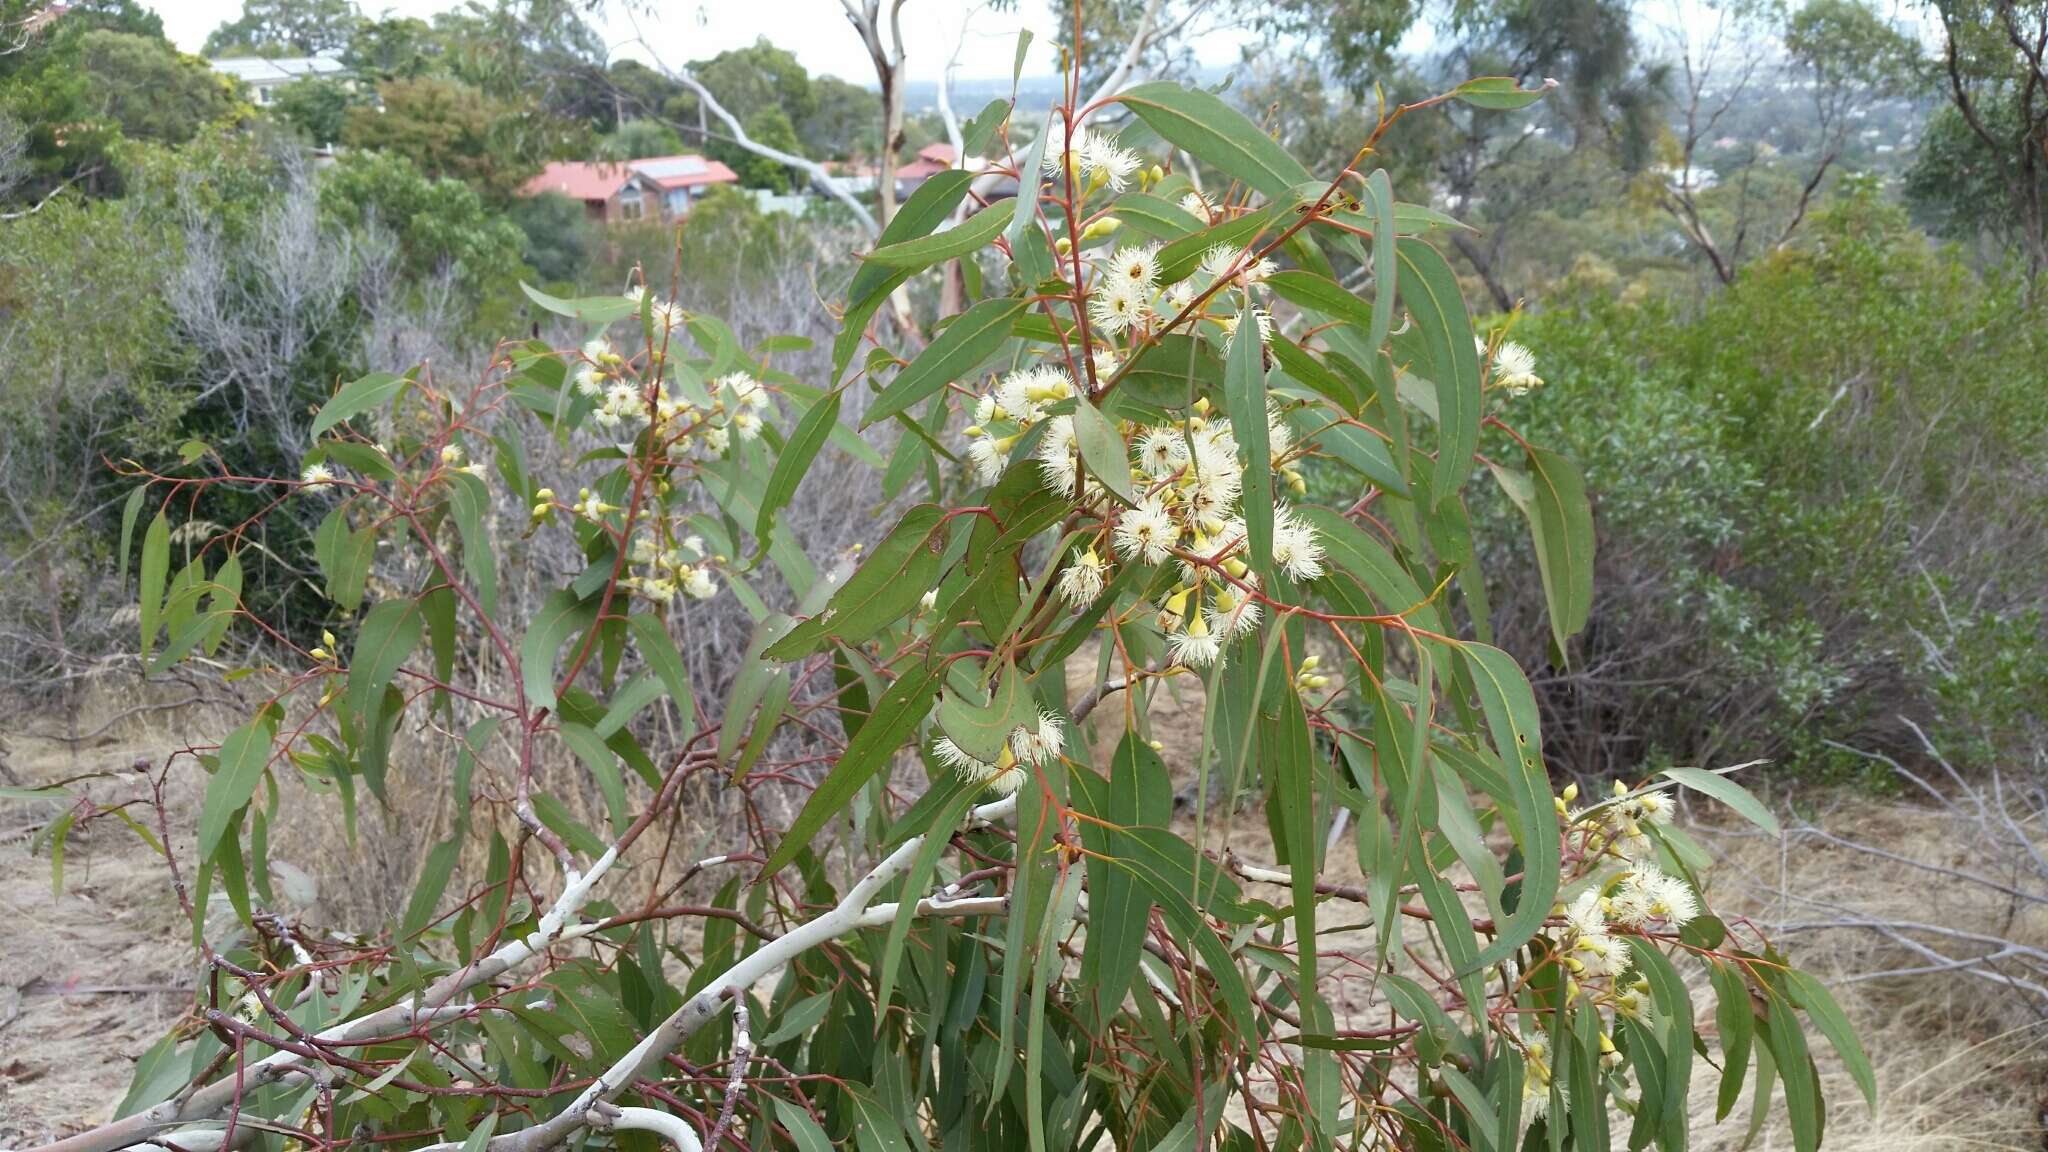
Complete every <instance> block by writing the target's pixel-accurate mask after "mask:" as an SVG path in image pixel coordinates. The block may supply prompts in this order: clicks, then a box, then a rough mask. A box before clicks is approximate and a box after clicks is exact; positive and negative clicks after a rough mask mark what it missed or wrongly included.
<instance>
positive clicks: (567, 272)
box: [506, 192, 603, 284]
mask: <svg viewBox="0 0 2048 1152" xmlns="http://www.w3.org/2000/svg"><path fill="white" fill-rule="evenodd" d="M506 216H507V217H508V218H509V219H510V220H511V221H512V223H513V224H515V225H517V226H518V227H519V230H520V232H521V233H523V234H524V235H525V237H526V243H525V244H524V246H523V247H522V248H521V255H522V256H523V258H524V259H525V261H526V264H527V266H528V267H530V268H532V269H533V270H534V272H535V273H536V274H538V275H539V276H540V278H541V280H542V281H543V282H546V283H550V284H554V283H565V282H566V283H571V284H577V283H581V282H582V281H583V277H584V273H585V271H586V270H587V269H588V268H589V267H590V263H591V261H592V259H594V258H595V257H596V255H597V253H598V252H599V250H600V249H601V247H602V242H603V237H602V235H601V234H600V231H599V229H600V226H599V225H597V224H595V223H593V222H592V221H591V219H590V216H589V214H588V213H586V212H585V211H584V209H583V204H582V202H581V201H577V200H571V199H569V198H568V197H567V196H562V195H558V194H556V193H553V192H548V193H544V194H542V195H539V196H522V197H520V198H519V199H517V200H514V201H513V202H512V204H511V206H510V207H509V208H508V209H507V210H506Z"/></svg>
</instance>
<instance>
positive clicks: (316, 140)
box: [270, 76, 367, 144]
mask: <svg viewBox="0 0 2048 1152" xmlns="http://www.w3.org/2000/svg"><path fill="white" fill-rule="evenodd" d="M366 104H367V102H366V101H365V100H364V98H363V96H362V94H361V93H360V91H359V90H358V89H356V88H354V87H351V86H350V85H349V84H347V83H344V82H342V81H339V80H334V79H331V78H329V77H325V76H310V77H307V78H306V79H304V80H297V81H294V82H292V83H290V84H287V85H285V86H284V87H282V88H279V89H278V90H277V93H276V94H275V95H274V96H273V97H272V99H271V104H270V109H271V111H272V112H274V113H276V114H277V116H278V117H280V118H281V119H283V120H284V121H285V123H287V124H290V125H291V126H292V127H293V128H295V129H297V130H298V133H299V135H301V136H303V137H305V138H306V140H307V141H308V142H310V143H313V144H337V143H340V141H341V139H342V136H343V133H344V132H345V130H346V128H347V125H348V112H349V109H351V108H361V107H365V106H366Z"/></svg>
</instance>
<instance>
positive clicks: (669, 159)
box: [632, 155, 739, 192]
mask: <svg viewBox="0 0 2048 1152" xmlns="http://www.w3.org/2000/svg"><path fill="white" fill-rule="evenodd" d="M632 167H633V171H635V172H638V173H639V174H640V175H642V176H645V177H647V178H648V179H649V180H652V181H653V182H654V183H655V185H656V186H657V187H659V188H660V189H661V190H662V191H664V192H666V191H671V190H673V189H676V188H695V187H697V186H699V185H702V184H733V183H737V182H738V181H739V174H738V173H736V172H734V171H733V170H732V169H731V168H728V167H726V166H725V165H724V164H721V163H719V162H718V161H716V160H711V159H707V158H705V157H703V156H696V155H682V156H650V157H648V158H647V159H645V160H635V161H633V163H632Z"/></svg>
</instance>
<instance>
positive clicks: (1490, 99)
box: [1451, 76, 1557, 112]
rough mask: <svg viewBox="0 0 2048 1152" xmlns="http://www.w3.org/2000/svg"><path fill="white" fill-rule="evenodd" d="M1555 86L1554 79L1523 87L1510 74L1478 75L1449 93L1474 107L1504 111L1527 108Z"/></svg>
mask: <svg viewBox="0 0 2048 1152" xmlns="http://www.w3.org/2000/svg"><path fill="white" fill-rule="evenodd" d="M1556 86H1557V82H1556V81H1554V80H1546V81H1544V82H1543V84H1542V86H1540V87H1537V88H1523V87H1522V86H1521V85H1519V84H1517V83H1516V82H1515V78H1514V77H1512V76H1480V77H1476V78H1474V79H1471V80H1467V81H1465V82H1464V83H1463V84H1460V85H1458V86H1457V87H1456V88H1454V89H1452V90H1451V94H1452V95H1454V96H1456V97H1457V98H1458V99H1460V100H1462V101H1464V102H1465V103H1467V104H1470V105H1472V106H1473V107H1474V108H1490V109H1494V110H1496V111H1504V112H1505V111H1513V110H1514V109H1517V108H1527V107H1528V106H1529V105H1531V104H1534V103H1535V102H1537V101H1538V100H1541V99H1543V95H1544V93H1546V92H1548V91H1550V90H1551V89H1552V88H1554V87H1556Z"/></svg>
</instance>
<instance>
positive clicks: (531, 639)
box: [519, 588, 597, 708]
mask: <svg viewBox="0 0 2048 1152" xmlns="http://www.w3.org/2000/svg"><path fill="white" fill-rule="evenodd" d="M596 619H597V597H596V596H591V597H589V598H588V599H585V598H583V597H579V596H577V595H576V593H575V592H573V591H571V590H569V589H567V588H562V589H557V590H556V591H554V592H552V593H550V594H549V595H548V598H547V600H546V601H544V602H543V603H542V604H541V606H540V611H539V612H536V613H534V617H533V623H532V624H531V625H529V626H528V627H527V629H526V638H525V639H524V640H521V641H520V643H519V675H520V682H521V683H522V684H523V685H524V687H525V689H526V700H527V703H528V704H530V705H532V706H533V707H535V708H553V707H554V706H555V657H556V655H557V654H558V653H560V652H561V650H562V645H563V643H564V642H566V641H567V640H568V639H569V638H570V637H571V636H581V635H582V634H583V632H584V630H585V629H587V628H589V627H590V624H591V622H592V621H593V620H596Z"/></svg>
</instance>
